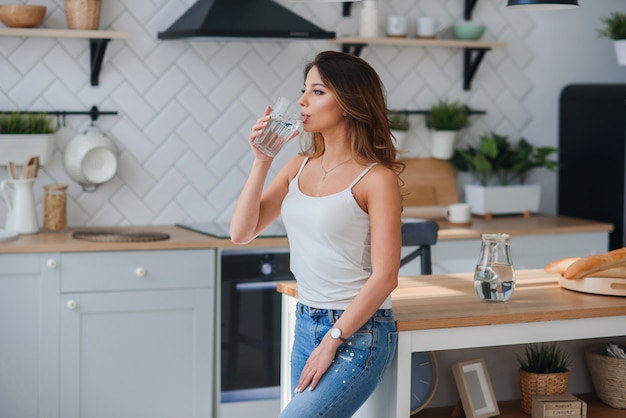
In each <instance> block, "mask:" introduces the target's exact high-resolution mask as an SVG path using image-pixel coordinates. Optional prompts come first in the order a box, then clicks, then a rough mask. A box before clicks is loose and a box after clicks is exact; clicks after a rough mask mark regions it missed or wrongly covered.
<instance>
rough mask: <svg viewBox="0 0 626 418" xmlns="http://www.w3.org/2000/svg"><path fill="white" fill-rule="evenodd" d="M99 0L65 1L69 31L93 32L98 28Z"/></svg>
mask: <svg viewBox="0 0 626 418" xmlns="http://www.w3.org/2000/svg"><path fill="white" fill-rule="evenodd" d="M100 6H101V0H65V17H66V18H67V27H68V28H69V29H83V30H95V29H98V27H99V26H100Z"/></svg>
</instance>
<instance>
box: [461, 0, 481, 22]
mask: <svg viewBox="0 0 626 418" xmlns="http://www.w3.org/2000/svg"><path fill="white" fill-rule="evenodd" d="M476 3H478V0H465V7H464V8H463V18H464V19H465V20H472V12H473V11H474V6H476Z"/></svg>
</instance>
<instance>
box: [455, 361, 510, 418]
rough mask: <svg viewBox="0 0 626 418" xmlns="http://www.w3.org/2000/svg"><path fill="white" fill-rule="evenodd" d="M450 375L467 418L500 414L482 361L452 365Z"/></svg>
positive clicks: (486, 417) (482, 417)
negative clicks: (452, 376)
mask: <svg viewBox="0 0 626 418" xmlns="http://www.w3.org/2000/svg"><path fill="white" fill-rule="evenodd" d="M452 373H453V375H454V380H455V382H456V387H457V389H458V391H459V395H460V397H461V403H462V405H463V410H464V412H465V416H466V417H467V418H488V417H493V416H496V415H499V414H500V409H499V408H498V402H497V400H496V397H495V395H494V393H493V387H492V386H491V380H490V379H489V374H488V373H487V365H486V364H485V360H484V359H482V358H480V359H474V360H468V361H463V362H460V363H456V364H453V365H452Z"/></svg>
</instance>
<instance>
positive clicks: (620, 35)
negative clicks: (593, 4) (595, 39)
mask: <svg viewBox="0 0 626 418" xmlns="http://www.w3.org/2000/svg"><path fill="white" fill-rule="evenodd" d="M600 21H602V23H604V27H603V28H601V29H598V30H597V32H598V36H599V37H600V38H609V39H612V40H613V46H614V47H615V56H616V58H617V63H618V64H619V65H621V66H626V13H619V12H613V13H611V15H610V16H606V17H603V18H601V19H600Z"/></svg>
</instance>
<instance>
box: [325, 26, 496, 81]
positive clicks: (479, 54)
mask: <svg viewBox="0 0 626 418" xmlns="http://www.w3.org/2000/svg"><path fill="white" fill-rule="evenodd" d="M332 42H334V43H338V44H341V50H342V51H343V52H347V53H351V54H354V55H357V56H358V55H360V54H361V50H362V49H363V48H364V47H366V46H367V45H383V46H414V47H429V48H432V47H440V48H463V90H469V89H470V88H471V86H472V79H473V78H474V75H476V70H478V67H479V66H480V63H481V61H482V59H483V58H484V56H485V54H486V53H487V51H490V50H491V48H504V47H506V43H504V42H497V41H465V40H461V39H418V38H360V37H344V38H337V39H334V40H333V41H332Z"/></svg>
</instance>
